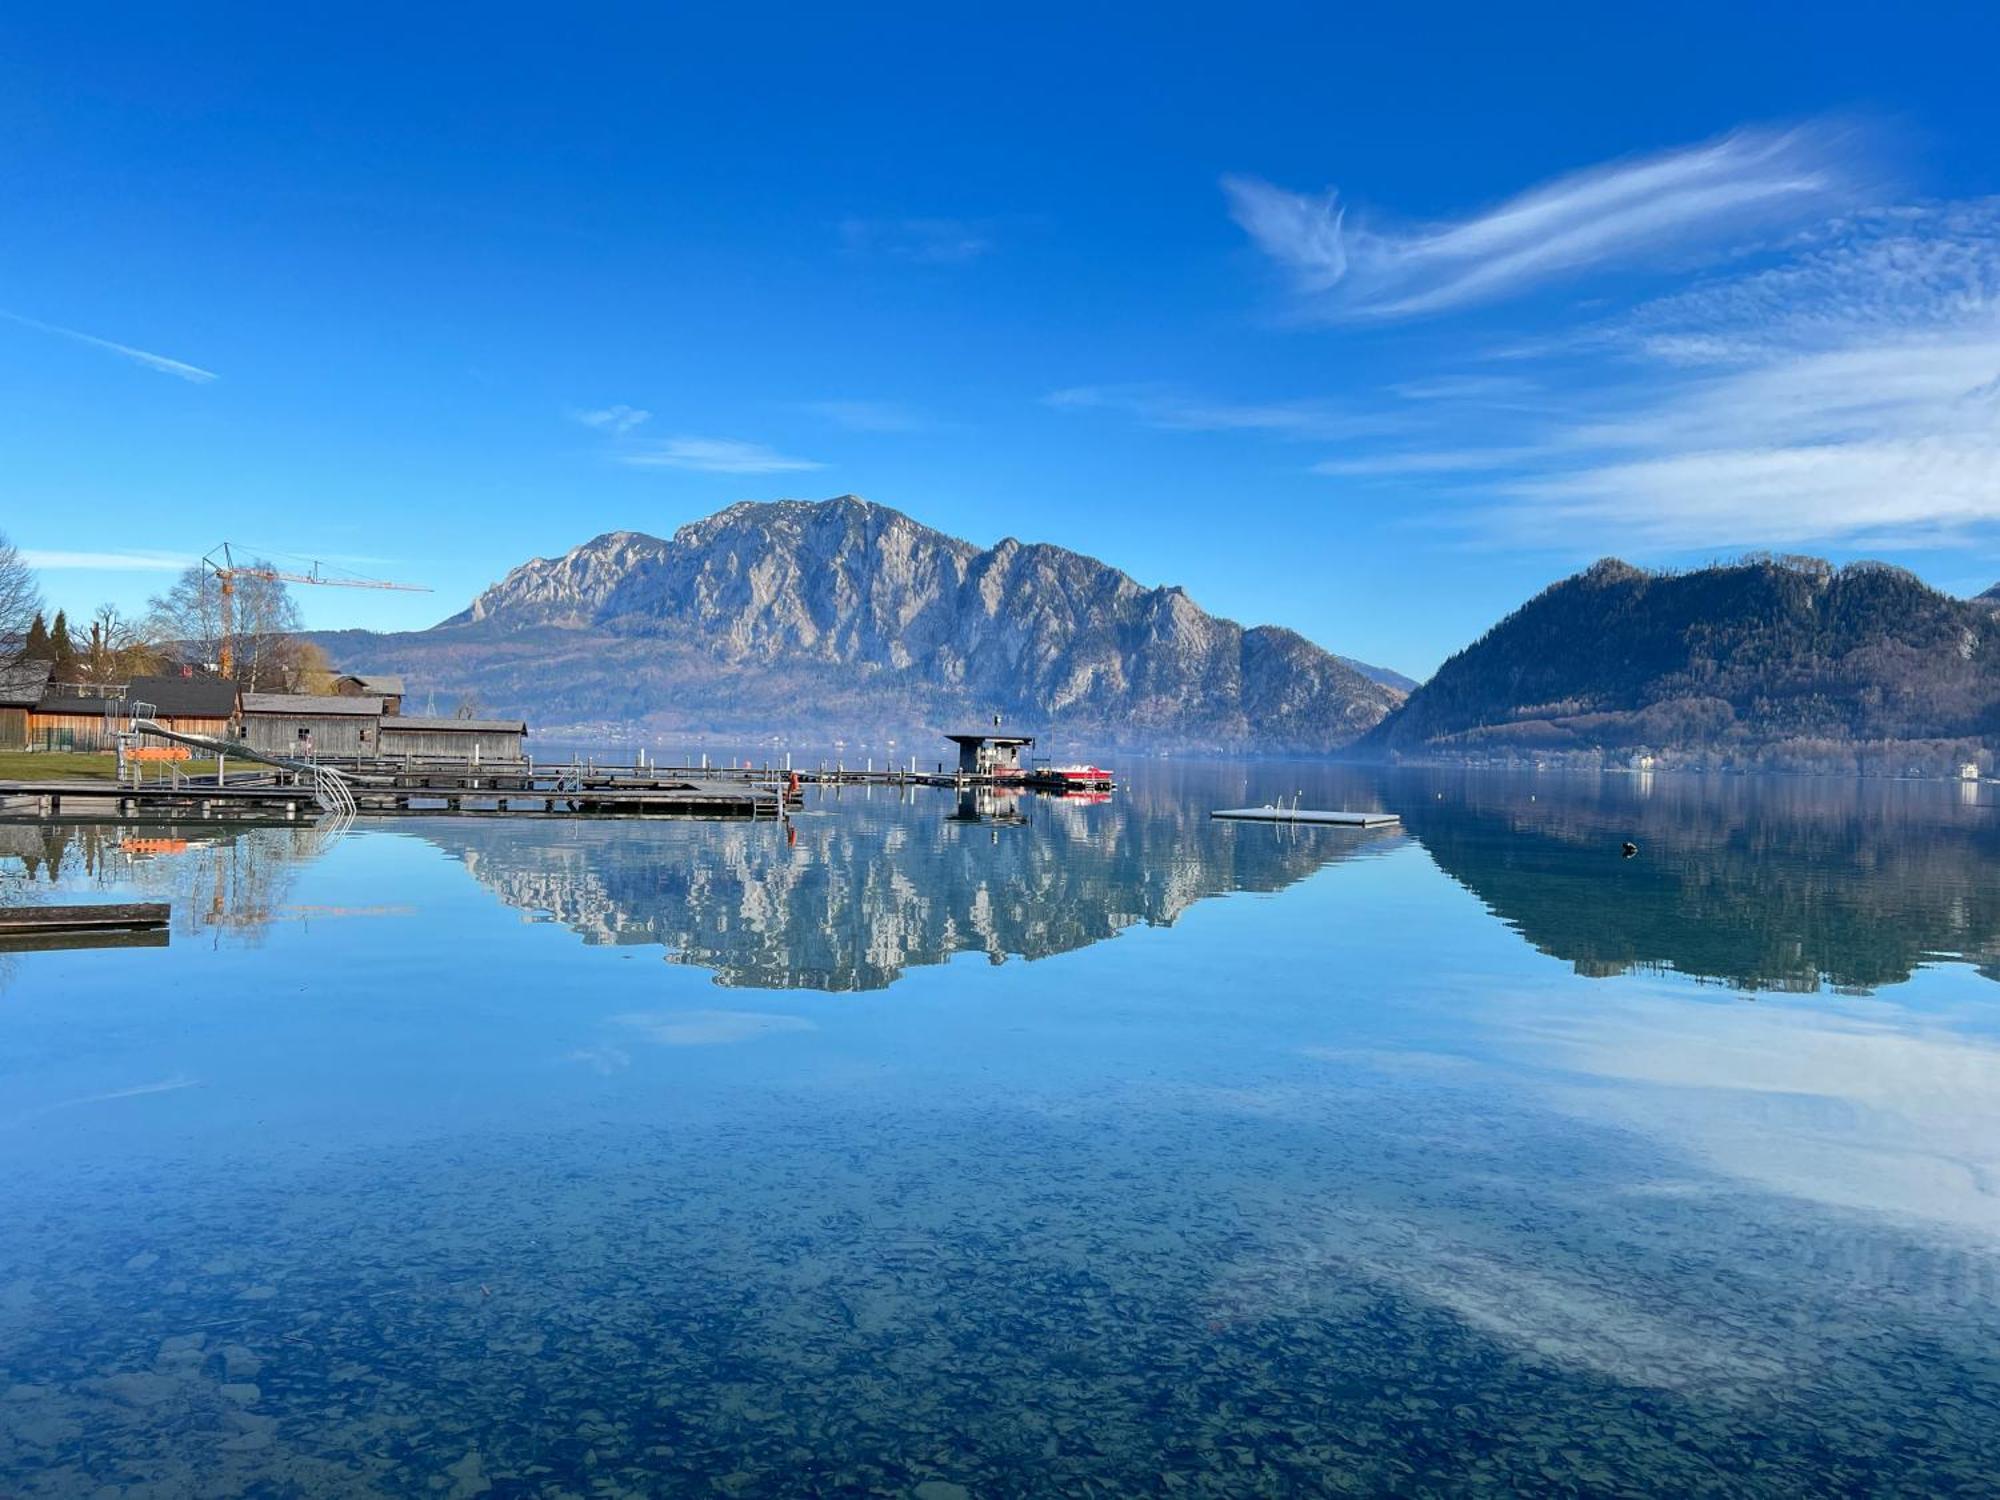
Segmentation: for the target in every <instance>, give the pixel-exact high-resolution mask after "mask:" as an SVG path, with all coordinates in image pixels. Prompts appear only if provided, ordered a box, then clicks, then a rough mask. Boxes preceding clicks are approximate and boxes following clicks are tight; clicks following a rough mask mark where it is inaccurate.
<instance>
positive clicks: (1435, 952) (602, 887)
mask: <svg viewBox="0 0 2000 1500" xmlns="http://www.w3.org/2000/svg"><path fill="white" fill-rule="evenodd" d="M1295 791H1296V792H1302V793H1303V795H1304V796H1305V799H1306V803H1307V805H1317V806H1330V807H1381V808H1385V809H1388V810H1392V811H1395V812H1398V813H1400V814H1401V815H1402V822H1401V824H1400V825H1399V826H1397V827H1394V828H1389V829H1375V830H1360V829H1333V828H1285V827H1272V826H1267V825H1257V824H1229V823H1220V822H1211V820H1210V819H1209V818H1208V812H1209V810H1210V809H1211V808H1214V807H1227V806H1241V805H1254V804H1256V803H1259V802H1262V801H1266V800H1270V799H1272V798H1274V797H1276V796H1289V795H1292V794H1293V793H1294V792H1295ZM1995 791H1996V789H1995V788H1992V787H1959V786H1946V785H1938V784H1924V783H1888V782H1856V781H1832V780H1826V781H1820V780H1808V779H1780V778H1747V777H1746V778H1701V777H1668V776H1659V777H1639V776H1632V775H1620V776H1611V775H1606V776H1601V777H1588V778H1582V777H1552V776H1509V775H1499V774H1483V775H1482V774H1472V773H1424V772H1415V771H1404V772H1396V773H1370V772H1363V771H1356V770H1333V769H1329V768H1325V767H1317V766H1295V765H1284V766H1275V765H1270V764H1229V765H1209V766H1195V765H1177V764H1170V765H1160V766H1156V767H1147V768H1144V769H1143V770H1142V771H1141V773H1140V774H1139V775H1138V776H1137V777H1135V778H1134V779H1133V780H1132V782H1131V784H1130V785H1129V787H1128V788H1127V789H1126V790H1124V791H1121V792H1120V793H1119V794H1118V795H1117V796H1116V797H1114V798H1112V799H1111V800H1110V801H1108V802H1101V803H1069V802H1062V801H1056V800H1052V799H1041V798H1026V799H1022V800H1021V801H1020V802H1019V803H1018V804H1014V805H1011V806H998V805H993V804H991V803H990V802H989V803H988V804H987V805H985V806H981V807H977V808H974V809H972V810H971V816H970V817H969V818H968V817H967V816H966V815H965V810H964V809H961V807H960V806H959V803H958V801H957V800H956V799H955V798H953V797H951V796H950V795H949V794H946V793H940V792H934V791H918V792H913V793H910V794H908V795H904V796H898V795H895V794H892V793H885V792H882V791H875V792H853V791H849V792H845V793H842V794H839V795H831V794H829V795H826V796H823V797H812V798H809V800H808V803H807V806H806V809H805V811H804V812H803V814H802V815H801V816H800V817H799V818H798V819H796V820H795V822H794V823H793V824H792V825H791V830H790V832H789V834H788V832H787V830H786V829H785V828H783V827H780V826H775V825H772V824H768V823H766V824H757V825H751V824H733V825H732V824H708V823H690V822H646V823H629V822H620V823H605V824H594V823H575V824H569V823H561V822H547V821H538V822H531V823H523V824H511V823H507V822H504V821H491V822H488V821H480V822H477V823H471V824H468V823H465V822H463V821H460V822H452V821H448V820H442V819H440V820H435V821H431V820H413V819H404V820H398V821H396V822H394V823H387V824H380V825H370V824H368V823H367V822H365V821H364V822H363V823H361V824H359V825H357V826H356V827H355V828H354V829H353V830H351V831H349V832H346V833H344V834H342V835H340V836H338V837H320V836H317V835H315V834H314V833H313V831H311V830H309V829H303V828H300V829H293V828H284V829H252V828H216V827H205V828H204V827H186V828H180V829H155V830H146V831H144V834H143V836H135V831H134V830H130V829H119V828H115V827H114V828H107V827H94V826H89V825H49V826H19V825H17V826H10V827H5V828H0V900H4V901H6V902H22V901H44V900H46V901H57V900H79V899H84V900H88V899H107V900H108V899H130V900H139V899H149V900H158V899H168V900H171V901H172V903H173V906H174V910H175V918H174V930H173V933H172V941H171V944H170V945H169V946H168V947H165V948H150V949H118V950H106V951H80V952H54V953H22V954H15V955H10V956H4V957H0V1194H4V1202H5V1204H6V1213H5V1215H4V1216H0V1495H7V1496H11V1497H31V1496H32V1497H42V1496H92V1497H95V1496H127V1497H179V1496H203V1497H206V1496H349V1495H379V1496H407V1495H430V1496H441V1497H454V1500H463V1497H471V1496H477V1495H491V1496H496V1497H498V1496H562V1495H570V1496H580V1497H582V1496H590V1497H597V1496H655V1495H700V1496H796V1495H838V1496H846V1495H853V1496H863V1495H866V1496H876V1495H881V1496H915V1497H920V1500H953V1497H960V1496H976V1497H991V1496H1035V1495H1064V1496H1069V1495H1096V1496H1126V1495H1134V1494H1174V1495H1211V1496H1234V1495H1247V1496H1291V1495H1301V1494H1385V1493H1395V1494H1431V1493H1474V1492H1482V1491H1513V1492H1528V1493H1536V1494H1572V1495H1609V1494H1631V1495H1659V1494H1727V1495H1804V1494H1836V1493H1872V1494H1912V1495H1916V1494H1924V1495H1940V1494H1991V1493H1994V1492H1995V1485H1996V1481H1995V1479H1994V1476H1995V1474H1996V1473H2000V1451H1996V1450H2000V1357H1997V1356H1996V1351H2000V1337H1996V1335H2000V1274H1996V1272H2000V1250H1996V1248H1995V1246H1996V1244H2000V1237H1996V1234H1995V1231H1996V1229H2000V1198H1996V1196H1995V1190H1994V1184H1995V1183H1996V1182H2000V1045H1996V1032H2000V1025H1996V1022H2000V1006H1996V1003H1995V1002H1996V999H2000V986H1996V984H1995V980H1996V978H2000V889H1996V887H2000V882H1996V881H1995V880H1994V879H1993V878H1992V877H1993V873H1994V871H1995V869H1996V867H2000V866H1996V857H1997V856H2000V825H1996V818H2000V810H1996V807H1995V805H1994V800H1995V799H1994V794H1995ZM1628 839H1629V840H1630V841H1632V842H1635V843H1637V844H1638V846H1639V849H1640V853H1639V854H1638V855H1637V856H1636V857H1634V858H1631V859H1626V858H1625V857H1624V856H1623V854H1622V851H1621V845H1622V843H1623V842H1625V841H1627V840H1628Z"/></svg>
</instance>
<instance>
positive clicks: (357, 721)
mask: <svg viewBox="0 0 2000 1500" xmlns="http://www.w3.org/2000/svg"><path fill="white" fill-rule="evenodd" d="M381 719H382V700H381V699H380V698H361V697H352V698H350V697H345V696H341V695H335V694H311V693H245V694H244V695H243V717H242V719H241V720H240V721H239V723H238V724H237V730H236V738H238V739H240V740H241V741H242V742H243V743H244V744H245V745H247V746H249V747H250V748H251V749H252V750H263V751H266V752H267V753H270V754H273V755H294V756H297V757H298V758H299V759H301V760H310V759H314V758H318V759H322V760H324V759H327V758H329V757H333V758H338V759H343V760H354V759H360V758H363V757H366V756H372V755H374V754H376V753H377V751H378V749H379V748H380V742H379V738H378V737H379V736H380V734H381Z"/></svg>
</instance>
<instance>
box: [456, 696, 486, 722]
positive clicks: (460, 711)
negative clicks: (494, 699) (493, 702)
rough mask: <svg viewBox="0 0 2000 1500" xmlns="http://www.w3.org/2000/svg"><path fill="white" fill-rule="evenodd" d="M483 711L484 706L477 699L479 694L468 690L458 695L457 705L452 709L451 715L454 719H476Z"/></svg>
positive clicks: (484, 709)
mask: <svg viewBox="0 0 2000 1500" xmlns="http://www.w3.org/2000/svg"><path fill="white" fill-rule="evenodd" d="M485 711H486V706H485V705H484V704H483V703H481V702H480V701H479V694H477V693H475V692H472V691H470V690H468V691H466V692H464V693H461V694H460V695H459V699H458V703H457V706H456V707H454V708H453V709H452V711H451V716H452V717H453V718H454V719H476V718H478V717H479V716H480V715H481V714H482V713H484V712H485Z"/></svg>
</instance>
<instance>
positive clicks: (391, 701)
mask: <svg viewBox="0 0 2000 1500" xmlns="http://www.w3.org/2000/svg"><path fill="white" fill-rule="evenodd" d="M333 690H334V692H335V693H336V694H338V695H339V696H340V697H342V698H379V699H381V700H382V709H381V711H382V712H383V713H385V714H399V713H401V712H402V711H403V679H402V678H400V677H398V676H396V675H395V674H394V673H391V672H349V673H347V674H345V675H344V676H341V677H336V678H334V680H333Z"/></svg>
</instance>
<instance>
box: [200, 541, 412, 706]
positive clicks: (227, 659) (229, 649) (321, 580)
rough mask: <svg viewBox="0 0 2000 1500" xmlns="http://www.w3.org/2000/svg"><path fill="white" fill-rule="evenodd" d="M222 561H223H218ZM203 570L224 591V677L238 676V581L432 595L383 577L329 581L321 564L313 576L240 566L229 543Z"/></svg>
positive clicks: (219, 650) (219, 648)
mask: <svg viewBox="0 0 2000 1500" xmlns="http://www.w3.org/2000/svg"><path fill="white" fill-rule="evenodd" d="M218 558H220V559H221V560H220V561H217V559H218ZM201 566H202V569H203V571H205V572H209V573H213V574H214V575H215V578H216V582H217V583H218V584H220V585H221V589H222V607H221V610H220V612H219V615H218V619H217V636H218V639H217V644H216V658H217V664H218V665H219V666H220V667H221V669H222V675H223V676H224V677H231V676H234V675H235V668H236V646H235V625H236V621H235V600H236V580H237V579H239V578H257V579H262V580H264V581H265V582H268V583H316V584H324V585H326V586H327V587H329V588H340V589H397V590H400V591H402V592H404V593H411V594H428V593H429V592H430V589H429V587H427V586H426V585H424V584H421V583H384V582H383V581H382V580H381V579H379V578H329V577H327V576H326V575H325V574H323V573H321V572H320V570H319V564H318V563H314V564H313V565H312V571H311V572H310V573H289V572H286V571H285V570H283V569H282V568H272V567H266V566H264V565H263V564H261V563H257V564H248V565H244V566H238V564H237V562H236V559H235V558H234V557H233V556H232V555H231V553H230V550H229V543H227V542H224V543H223V544H222V545H221V546H219V547H217V548H216V549H215V550H214V551H213V552H210V553H209V554H208V556H206V557H204V558H203V559H202V560H201Z"/></svg>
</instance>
